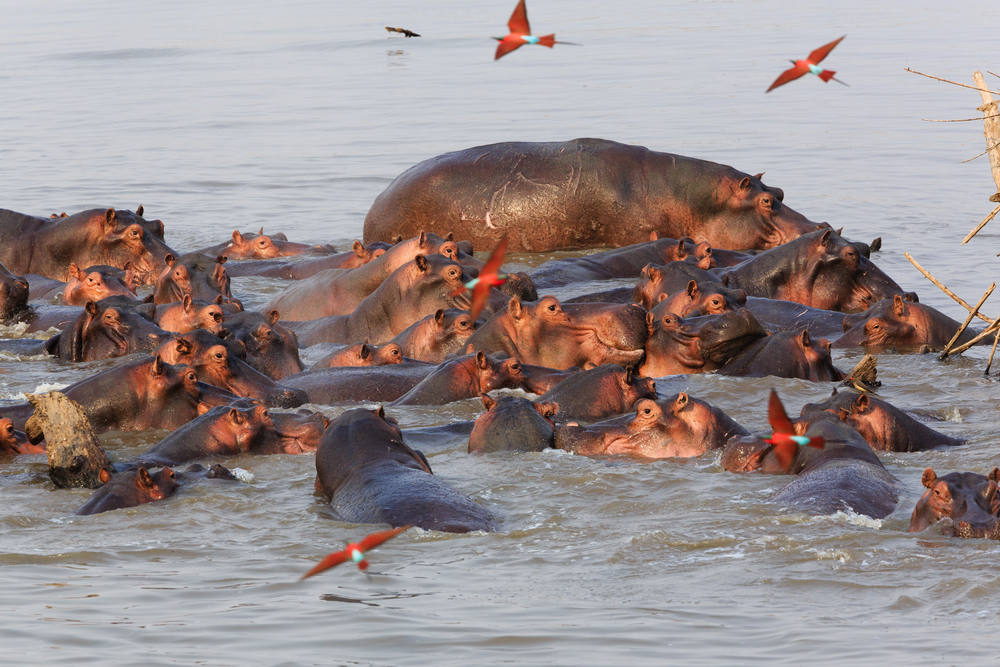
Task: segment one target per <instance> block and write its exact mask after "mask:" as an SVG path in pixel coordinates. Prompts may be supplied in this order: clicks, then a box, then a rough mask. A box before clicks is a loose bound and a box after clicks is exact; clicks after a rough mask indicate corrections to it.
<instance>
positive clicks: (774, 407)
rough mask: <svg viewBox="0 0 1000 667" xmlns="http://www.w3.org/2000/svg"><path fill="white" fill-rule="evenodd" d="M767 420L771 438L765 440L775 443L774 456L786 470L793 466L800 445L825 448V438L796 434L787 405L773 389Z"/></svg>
mask: <svg viewBox="0 0 1000 667" xmlns="http://www.w3.org/2000/svg"><path fill="white" fill-rule="evenodd" d="M767 421H768V423H770V424H771V430H772V431H773V433H771V437H770V438H764V442H768V443H771V444H772V445H774V456H775V458H777V459H778V465H780V466H781V469H782V470H784V471H785V472H787V471H788V469H789V468H791V467H792V461H793V460H794V459H795V454H796V453H797V452H798V451H799V445H809V446H810V447H815V448H816V449H823V445H824V441H823V438H821V437H819V436H815V437H812V438H809V437H806V436H804V435H795V430H794V429H793V428H792V420H790V419H789V418H788V413H786V412H785V406H784V405H782V404H781V399H780V398H778V393H777V392H776V391H774V390H773V389H772V390H771V398H770V399H769V400H768V402H767Z"/></svg>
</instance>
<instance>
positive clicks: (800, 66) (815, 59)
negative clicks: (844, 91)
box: [765, 35, 847, 93]
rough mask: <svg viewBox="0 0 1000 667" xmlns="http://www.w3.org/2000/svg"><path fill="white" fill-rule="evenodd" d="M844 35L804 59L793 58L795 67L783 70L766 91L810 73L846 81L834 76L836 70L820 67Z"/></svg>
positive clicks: (828, 78)
mask: <svg viewBox="0 0 1000 667" xmlns="http://www.w3.org/2000/svg"><path fill="white" fill-rule="evenodd" d="M844 37H847V35H844ZM844 37H841V38H840V39H835V40H834V41H832V42H830V43H829V44H827V45H826V46H821V47H819V48H818V49H816V50H815V51H813V52H812V53H810V54H809V57H808V58H804V59H802V60H792V61H791V62H792V64H794V65H795V67H792V68H791V69H786V70H785V71H784V72H782V73H781V76H779V77H778V78H777V79H775V80H774V83H772V84H771V87H770V88H768V89H767V90H766V91H765V92H768V93H769V92H771V91H772V90H774V89H775V88H777V87H778V86H782V85H784V84H786V83H788V82H789V81H795V79H797V78H799V77H800V76H803V75H805V74H809V73H812V74H815V75H816V76H818V77H819V78H821V79H823V81H824V82H829V81H830V79H833V80H834V81H836V82H837V83H844V82H843V81H841V80H840V79H834V78H833V75H834V74H836V72H834V71H833V70H830V69H822V68H820V67H819V64H820V62H822V60H823V58H826V57H827V55H829V53H830V51H833V47H835V46H837V44H840V41H841V40H842V39H844ZM844 85H845V86H846V85H847V84H846V83H844Z"/></svg>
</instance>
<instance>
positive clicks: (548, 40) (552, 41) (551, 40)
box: [538, 33, 556, 49]
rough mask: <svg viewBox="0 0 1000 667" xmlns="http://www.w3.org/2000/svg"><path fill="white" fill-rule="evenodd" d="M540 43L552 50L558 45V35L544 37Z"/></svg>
mask: <svg viewBox="0 0 1000 667" xmlns="http://www.w3.org/2000/svg"><path fill="white" fill-rule="evenodd" d="M538 43H539V44H541V45H542V46H547V47H549V48H550V49H551V48H552V47H553V46H555V45H556V35H555V33H552V34H551V35H545V36H544V37H539V38H538Z"/></svg>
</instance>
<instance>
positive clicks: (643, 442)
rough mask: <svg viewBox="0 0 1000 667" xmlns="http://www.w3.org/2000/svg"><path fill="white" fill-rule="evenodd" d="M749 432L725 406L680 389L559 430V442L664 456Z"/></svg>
mask: <svg viewBox="0 0 1000 667" xmlns="http://www.w3.org/2000/svg"><path fill="white" fill-rule="evenodd" d="M748 433H749V432H748V431H747V430H746V429H745V428H743V427H742V426H740V425H739V424H737V423H736V422H735V421H733V420H732V419H731V418H730V417H729V415H727V414H726V413H724V412H723V411H722V410H719V409H718V408H716V407H714V406H712V405H709V404H708V403H705V402H704V401H702V400H699V399H697V398H693V397H691V396H688V395H687V394H686V393H683V392H681V393H679V394H676V395H674V396H671V397H669V398H667V399H666V400H663V401H659V402H658V401H652V400H649V399H642V400H640V401H639V402H637V403H636V404H635V414H634V415H630V416H628V417H626V418H618V419H610V420H608V421H604V422H599V423H597V424H593V425H591V426H587V427H582V426H579V425H578V424H576V423H572V422H571V423H569V424H566V425H565V426H563V427H561V428H560V429H559V430H558V431H556V443H555V444H556V447H557V448H559V449H564V450H567V451H570V452H574V453H576V454H582V455H585V456H610V455H627V456H637V457H641V458H649V459H659V458H667V457H692V456H701V455H702V454H704V453H705V452H707V451H709V450H712V449H717V448H719V447H722V446H723V445H725V444H726V442H727V441H728V440H730V439H731V438H733V437H737V436H744V435H747V434H748Z"/></svg>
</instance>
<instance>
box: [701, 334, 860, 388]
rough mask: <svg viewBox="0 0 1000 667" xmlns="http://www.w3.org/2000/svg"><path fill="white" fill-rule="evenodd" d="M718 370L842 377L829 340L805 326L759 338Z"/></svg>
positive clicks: (805, 377)
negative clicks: (804, 328)
mask: <svg viewBox="0 0 1000 667" xmlns="http://www.w3.org/2000/svg"><path fill="white" fill-rule="evenodd" d="M720 372H721V373H722V374H724V375H734V376H742V377H764V376H767V375H776V376H778V377H788V378H802V379H803V380H811V381H813V382H835V381H839V380H843V379H844V377H845V376H844V374H843V373H842V372H841V371H840V369H838V368H837V367H836V366H834V365H833V357H832V356H831V353H830V342H829V341H828V340H826V339H825V338H813V337H812V336H810V335H809V332H808V331H807V330H803V331H782V332H781V333H777V334H774V335H771V336H767V337H766V338H762V339H760V340H758V341H756V342H755V343H754V344H753V345H751V346H749V347H748V348H747V349H746V350H745V351H744V352H743V353H742V354H741V355H740V356H738V357H736V358H735V359H733V360H732V362H730V363H729V364H727V365H726V367H725V368H723V369H722V370H721V371H720Z"/></svg>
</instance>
